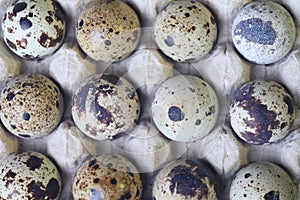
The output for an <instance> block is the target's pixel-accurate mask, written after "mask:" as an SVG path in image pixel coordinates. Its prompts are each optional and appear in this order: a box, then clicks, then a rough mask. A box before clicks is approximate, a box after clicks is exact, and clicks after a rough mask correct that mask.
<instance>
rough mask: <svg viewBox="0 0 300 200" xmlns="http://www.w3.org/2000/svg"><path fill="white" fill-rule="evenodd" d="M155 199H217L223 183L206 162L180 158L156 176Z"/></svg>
mask: <svg viewBox="0 0 300 200" xmlns="http://www.w3.org/2000/svg"><path fill="white" fill-rule="evenodd" d="M152 198H153V199H154V200H171V199H172V200H187V199H189V200H205V199H211V200H217V199H220V198H221V184H220V182H219V178H218V177H217V175H216V173H215V172H214V170H213V169H212V168H211V167H210V166H209V165H208V164H207V163H204V162H200V161H193V160H186V159H179V160H176V161H174V162H171V163H170V164H169V165H167V166H165V167H164V168H163V169H161V170H160V171H159V172H158V174H157V176H156V177H155V180H154V184H153V189H152Z"/></svg>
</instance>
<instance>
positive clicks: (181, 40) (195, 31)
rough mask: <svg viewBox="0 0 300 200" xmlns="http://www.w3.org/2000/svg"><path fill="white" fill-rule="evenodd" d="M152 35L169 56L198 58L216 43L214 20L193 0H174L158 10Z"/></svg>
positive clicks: (187, 59)
mask: <svg viewBox="0 0 300 200" xmlns="http://www.w3.org/2000/svg"><path fill="white" fill-rule="evenodd" d="M154 37H155V41H156V43H157V45H158V47H159V49H160V50H161V51H162V52H163V53H164V54H165V55H167V56H168V57H170V58H172V59H173V60H175V61H178V62H186V61H194V60H199V59H200V58H202V57H203V56H205V55H207V54H208V53H209V52H210V51H211V49H212V48H213V46H214V44H215V43H216V39H217V25H216V20H215V17H214V16H213V15H212V13H211V12H210V11H209V10H208V9H207V8H206V7H205V6H204V5H202V4H201V3H199V2H197V1H191V0H175V1H172V2H171V3H170V4H169V5H168V6H167V7H166V8H165V9H164V10H162V11H161V12H160V13H159V14H158V16H157V18H156V21H155V25H154Z"/></svg>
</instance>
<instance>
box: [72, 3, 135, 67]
mask: <svg viewBox="0 0 300 200" xmlns="http://www.w3.org/2000/svg"><path fill="white" fill-rule="evenodd" d="M76 36H77V41H78V43H79V45H80V47H81V48H82V50H83V51H84V52H85V53H86V54H87V55H88V56H90V57H91V58H92V59H94V60H97V61H106V62H114V61H119V60H121V59H123V58H125V57H127V56H129V55H130V54H131V53H132V52H133V51H134V50H135V49H136V47H137V46H138V43H139V41H140V37H141V27H140V22H139V18H138V16H137V14H136V13H135V11H134V10H133V9H132V8H131V7H130V6H129V5H127V4H126V3H124V2H122V1H120V0H112V1H107V0H104V1H94V2H92V3H90V4H88V5H87V6H86V7H84V9H83V10H82V12H81V14H80V16H79V18H78V22H77V26H76Z"/></svg>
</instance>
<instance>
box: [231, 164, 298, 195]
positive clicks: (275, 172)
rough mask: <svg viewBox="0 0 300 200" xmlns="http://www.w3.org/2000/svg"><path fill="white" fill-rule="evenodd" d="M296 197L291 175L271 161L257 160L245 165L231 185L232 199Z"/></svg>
mask: <svg viewBox="0 0 300 200" xmlns="http://www.w3.org/2000/svg"><path fill="white" fill-rule="evenodd" d="M294 197H295V191H294V185H293V182H292V179H291V178H290V176H289V175H288V174H287V173H286V172H285V171H284V170H283V169H282V168H281V167H279V166H277V165H275V164H273V163H269V162H255V163H251V164H249V165H248V166H246V167H243V168H242V169H240V171H238V173H237V174H236V175H235V176H234V178H233V181H232V183H231V186H230V200H241V199H265V200H274V199H280V200H294Z"/></svg>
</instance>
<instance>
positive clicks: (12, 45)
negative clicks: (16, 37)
mask: <svg viewBox="0 0 300 200" xmlns="http://www.w3.org/2000/svg"><path fill="white" fill-rule="evenodd" d="M6 43H7V44H8V46H9V47H10V48H11V49H14V50H17V45H16V44H15V43H13V42H12V41H10V40H9V39H7V38H6Z"/></svg>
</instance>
